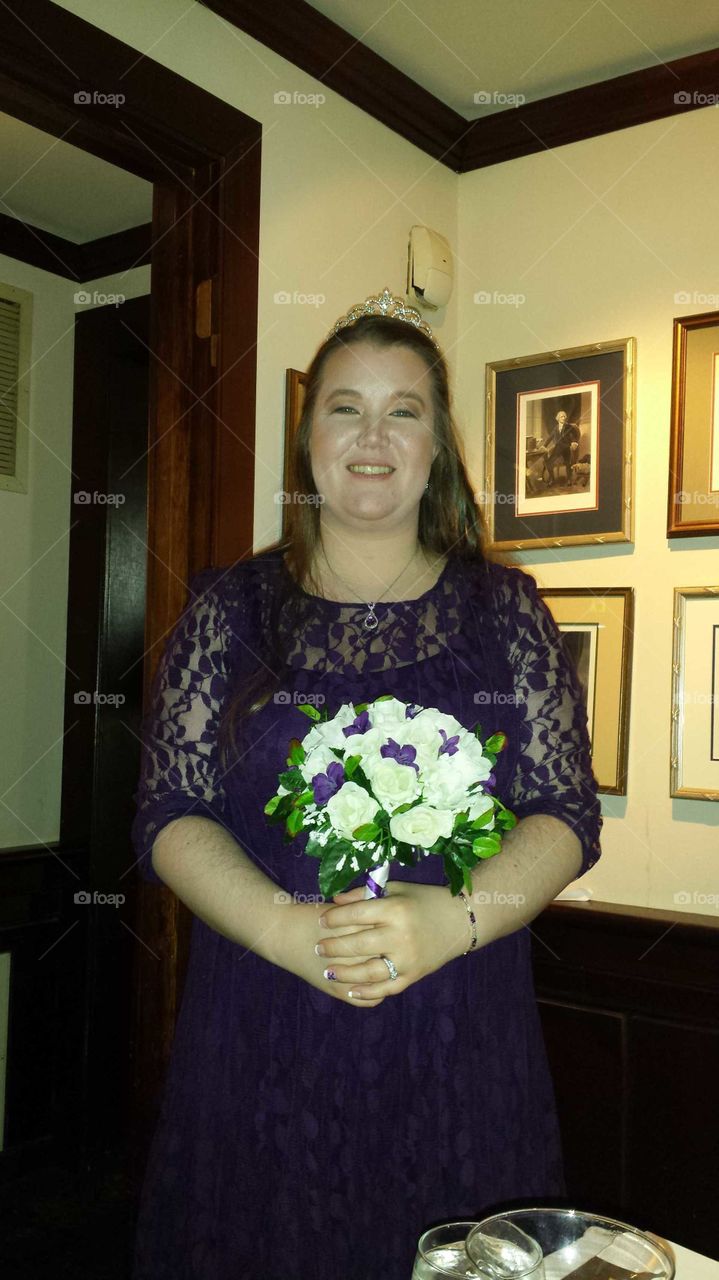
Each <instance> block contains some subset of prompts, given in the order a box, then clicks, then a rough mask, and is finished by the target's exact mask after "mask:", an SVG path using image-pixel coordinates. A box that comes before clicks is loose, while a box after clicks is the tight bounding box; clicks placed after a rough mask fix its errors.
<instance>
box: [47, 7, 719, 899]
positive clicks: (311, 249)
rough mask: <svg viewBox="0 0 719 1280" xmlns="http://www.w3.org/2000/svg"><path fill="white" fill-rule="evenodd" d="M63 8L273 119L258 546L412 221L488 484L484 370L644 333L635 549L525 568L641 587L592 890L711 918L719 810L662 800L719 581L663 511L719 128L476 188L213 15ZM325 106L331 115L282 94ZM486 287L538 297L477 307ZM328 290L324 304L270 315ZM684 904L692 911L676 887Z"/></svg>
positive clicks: (708, 266) (683, 126)
mask: <svg viewBox="0 0 719 1280" xmlns="http://www.w3.org/2000/svg"><path fill="white" fill-rule="evenodd" d="M60 7H62V8H65V9H67V10H68V11H70V12H73V13H75V14H77V15H78V16H80V17H82V18H84V19H85V20H86V21H90V22H92V23H94V24H95V25H96V26H98V27H100V28H102V29H103V30H105V31H108V32H109V33H111V34H112V35H114V36H115V37H117V38H118V39H120V40H123V41H125V42H126V43H127V44H129V45H131V46H133V47H135V48H137V49H138V50H141V51H143V52H144V51H146V52H147V54H148V56H150V57H152V58H153V59H155V60H156V61H158V62H161V63H163V64H164V65H166V66H168V67H170V68H171V69H172V70H174V71H176V72H177V73H178V74H180V75H182V76H184V77H186V78H187V79H188V80H192V81H194V82H195V83H197V84H200V85H202V86H203V87H204V88H205V89H207V90H208V91H209V92H211V93H214V94H216V95H218V96H220V97H222V98H224V99H225V100H226V101H228V102H230V103H232V104H233V105H235V106H237V107H238V108H239V109H241V110H243V111H245V112H247V114H248V115H251V116H253V117H254V118H255V119H256V120H259V121H261V123H262V125H263V131H264V138H263V175H262V209H261V244H260V253H261V264H260V314H259V348H258V377H257V392H258V400H257V403H258V416H257V436H258V450H257V458H256V461H255V486H256V490H255V491H256V520H255V546H256V547H260V546H262V545H263V544H264V543H266V542H267V541H269V540H270V539H272V538H274V537H275V536H276V535H277V534H278V533H279V529H280V523H281V515H280V511H279V508H278V507H277V506H276V505H275V504H274V501H273V495H274V493H275V492H276V490H277V489H278V488H279V486H280V477H281V466H282V421H283V408H284V406H283V399H284V392H283V384H284V371H285V369H286V367H287V366H295V367H298V368H302V367H303V366H304V365H306V363H307V361H308V360H309V358H310V356H311V354H312V351H313V350H314V348H315V346H316V345H317V343H318V342H319V341H320V340H321V338H322V337H323V336H324V333H325V332H326V330H327V328H328V327H329V325H330V323H331V322H332V321H333V320H334V318H335V317H336V316H337V315H338V314H340V313H341V312H342V311H344V310H345V308H346V306H347V305H348V304H349V303H351V302H353V301H355V300H358V299H361V298H362V297H364V296H365V294H366V293H368V292H370V291H374V290H375V289H376V288H380V287H382V286H383V285H385V284H387V285H389V286H390V287H391V288H393V289H394V290H396V291H399V290H401V288H402V286H403V282H404V264H405V254H406V240H407V232H408V230H409V227H410V226H411V225H412V224H413V223H415V222H426V223H429V224H430V225H431V226H434V227H436V228H437V229H438V230H439V231H441V232H443V233H444V234H445V235H447V236H448V237H449V239H450V242H451V243H452V244H453V245H454V246H455V248H456V250H457V290H456V293H455V298H454V300H453V302H452V303H451V304H450V308H448V315H447V316H446V317H443V318H442V320H441V324H440V327H439V335H440V338H441V340H442V341H443V343H444V344H445V346H446V347H447V348H448V350H449V359H450V364H451V366H452V368H453V370H454V372H455V373H456V376H457V408H458V417H459V420H460V425H461V427H462V429H463V432H464V434H465V438H466V441H467V445H468V452H469V459H470V464H471V469H472V473H473V476H474V478H475V479H476V482H477V486H478V487H481V480H482V467H483V461H482V445H481V441H482V432H483V404H484V365H485V362H486V361H488V360H499V359H503V358H505V357H507V356H509V355H513V354H516V355H522V354H528V353H531V352H535V351H543V350H548V349H550V348H557V347H561V346H571V345H580V344H583V343H587V342H591V341H593V340H594V341H597V340H601V339H607V338H617V337H625V336H627V335H632V334H633V335H635V336H636V337H637V339H638V401H637V408H638V424H639V432H638V447H637V458H636V467H637V475H638V490H637V530H636V544H635V547H634V549H632V548H630V547H623V548H614V549H610V548H607V549H604V550H602V549H584V548H577V549H572V550H567V551H566V552H564V553H563V554H562V556H561V558H559V557H555V556H553V555H547V554H538V553H531V554H526V555H524V556H523V557H522V559H523V560H524V561H525V563H527V564H529V565H530V566H531V567H532V568H533V570H534V571H535V572H536V574H537V577H538V579H539V581H540V583H542V584H543V585H548V586H549V585H554V586H556V585H562V586H572V585H581V586H586V585H589V584H591V585H594V584H595V583H596V584H597V585H615V584H616V585H630V586H633V587H634V588H635V591H636V605H637V623H636V633H635V655H634V669H633V691H632V719H631V738H630V760H629V794H628V796H627V797H626V799H625V798H621V797H605V799H604V802H603V808H604V812H605V828H604V850H605V856H604V859H603V861H602V862H601V863H600V864H599V865H598V867H597V868H596V869H595V870H594V871H593V872H592V873H590V875H589V876H588V877H585V879H584V881H583V884H585V885H586V886H588V887H591V888H592V889H593V891H594V894H595V896H596V897H598V898H603V899H607V900H609V901H615V902H624V903H628V904H639V905H645V906H655V907H670V908H671V907H674V906H680V907H683V909H688V910H694V911H700V912H710V911H712V910H713V906H712V902H711V898H712V897H713V896H714V897H715V899H716V895H718V894H719V870H718V868H719V848H718V845H719V841H718V839H717V837H718V835H719V832H718V830H717V824H718V823H719V805H713V804H710V803H700V802H698V801H671V800H670V798H669V795H668V756H669V690H670V665H671V601H672V587H673V586H674V585H675V584H677V585H680V584H682V585H693V584H694V583H702V582H703V583H709V582H717V580H719V556H717V554H716V553H717V549H718V548H719V541H718V540H717V539H696V540H695V539H690V540H687V541H685V542H679V541H678V540H676V541H674V542H673V543H672V544H671V546H668V545H667V541H666V537H665V505H666V484H667V464H668V431H669V423H668V413H669V388H670V377H671V328H672V326H671V322H672V318H673V316H674V315H676V314H680V313H682V312H691V311H701V310H707V309H711V307H712V306H716V305H717V304H716V303H711V302H708V303H704V302H697V303H696V305H694V304H692V305H690V306H686V307H682V306H678V305H677V304H675V303H674V294H675V293H677V292H679V291H681V290H685V291H688V292H689V293H692V294H693V293H694V291H695V290H696V291H697V292H698V293H699V294H711V293H712V292H713V291H714V290H717V291H719V279H717V278H716V276H714V275H713V274H712V264H713V263H714V262H715V261H716V244H715V239H716V234H715V220H714V216H713V211H714V210H715V209H716V207H717V194H719V193H718V191H717V187H718V186H719V174H718V173H717V170H716V167H715V166H713V165H712V164H710V163H708V158H710V157H711V156H713V155H714V154H715V148H716V144H717V131H719V115H717V114H716V113H715V112H714V111H713V110H711V109H708V110H706V111H696V112H691V113H688V114H687V115H686V116H678V117H674V118H671V119H669V120H666V121H660V122H658V123H656V124H651V125H643V126H641V127H639V128H637V129H631V130H627V131H624V132H621V133H614V134H610V135H608V136H607V137H604V138H597V139H592V140H590V141H588V142H584V143H579V144H576V145H573V146H570V147H562V148H560V149H558V150H556V151H553V152H543V153H540V154H539V155H536V156H531V157H527V158H525V159H521V160H516V161H512V162H511V163H509V164H505V165H500V166H496V167H493V168H489V169H484V170H480V171H478V172H476V173H473V174H467V175H464V176H463V177H462V178H461V179H460V178H457V177H456V176H455V175H454V174H452V173H450V172H449V171H448V170H446V169H444V168H443V167H442V166H440V165H438V164H436V163H434V162H433V161H431V160H430V159H429V158H428V157H427V156H425V155H424V154H423V153H421V152H419V151H418V150H417V149H416V148H414V147H413V146H411V145H410V144H408V143H406V142H405V141H403V140H402V139H401V138H398V137H397V136H396V135H394V134H392V133H391V132H390V131H389V130H387V129H385V128H384V127H383V126H382V125H380V124H378V123H376V122H375V121H373V120H372V119H371V118H370V117H368V116H367V115H365V114H364V113H363V112H361V111H359V110H358V109H357V108H355V107H353V106H351V105H350V104H349V103H347V102H345V101H343V100H342V99H340V98H338V97H337V96H336V95H334V94H333V93H332V92H331V91H328V90H326V89H325V88H324V86H322V85H321V84H319V83H318V82H316V81H314V80H312V78H311V77H308V76H306V75H305V74H304V73H303V72H301V71H299V70H297V69H296V68H294V67H292V66H291V65H290V64H288V63H286V62H285V61H284V60H282V59H281V58H279V57H277V56H276V55H275V54H273V53H271V52H270V51H269V50H267V49H265V48H264V47H263V46H262V45H260V44H258V43H257V42H256V41H254V40H252V39H250V38H249V37H247V36H245V35H244V34H243V33H241V32H239V31H237V30H236V29H234V28H233V27H231V26H230V25H228V24H226V23H224V22H222V21H221V20H220V19H218V18H217V17H216V16H215V15H214V14H212V13H211V12H210V11H209V10H207V9H205V8H203V7H201V6H199V5H191V6H190V7H189V8H188V7H186V6H185V4H184V0H155V3H154V4H153V5H152V6H147V5H146V4H145V2H144V0H128V3H126V4H124V5H122V6H119V5H116V4H115V3H114V0H62V4H61V5H60ZM278 92H284V93H290V94H294V93H304V94H312V93H324V94H325V97H326V101H325V102H324V103H322V104H321V105H319V106H312V105H310V104H309V103H304V104H301V103H299V102H296V103H294V104H289V105H283V104H277V103H275V101H274V95H275V93H278ZM478 290H489V291H494V290H497V291H499V292H501V293H504V294H508V293H523V294H524V295H526V301H525V302H524V303H523V304H522V305H521V306H520V307H513V306H511V305H509V304H497V305H492V306H475V305H474V304H473V301H472V297H473V294H474V293H475V292H476V291H478ZM278 292H286V293H294V292H299V293H303V294H305V295H309V294H314V295H318V294H321V295H323V296H324V299H325V300H324V301H323V302H322V304H321V305H319V306H312V305H309V304H307V303H305V304H302V303H299V302H295V303H292V304H289V305H282V304H279V303H275V302H274V300H273V299H274V295H275V294H276V293H278ZM687 892H688V893H689V894H690V895H692V901H691V902H690V903H689V904H683V903H681V902H679V903H675V901H674V895H675V894H677V893H687Z"/></svg>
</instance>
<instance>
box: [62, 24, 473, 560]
mask: <svg viewBox="0 0 719 1280" xmlns="http://www.w3.org/2000/svg"><path fill="white" fill-rule="evenodd" d="M60 7H62V8H64V9H67V10H68V11H70V12H72V13H74V14H77V15H78V17H81V18H84V19H85V20H86V21H88V22H92V23H93V25H94V26H96V27H100V28H101V29H103V30H105V31H108V32H109V33H110V34H111V35H113V36H115V37H116V38H117V39H119V40H123V41H124V42H125V43H126V44H129V45H132V46H133V47H136V48H138V49H141V50H143V51H144V50H147V52H148V55H149V56H150V57H151V58H153V59H154V60H155V61H156V62H160V63H162V64H163V65H164V66H167V67H170V68H171V69H172V70H173V71H175V72H177V73H178V74H179V75H181V76H184V77H185V78H186V79H187V80H191V81H193V82H194V83H195V84H198V85H201V86H202V88H204V89H206V90H208V92H210V93H213V94H215V95H216V96H217V97H220V98H224V99H225V101H227V102H229V103H231V104H232V105H233V106H235V107H237V108H238V109H239V110H241V111H244V112H246V114H247V115H249V116H252V118H253V119H255V120H258V121H260V122H261V124H262V126H263V142H262V200H261V219H260V279H259V286H260V305H259V328H258V333H259V340H258V352H257V363H258V368H257V440H258V449H257V457H256V460H255V513H256V514H255V547H256V548H257V549H259V548H260V547H261V546H263V545H264V544H266V543H268V542H270V541H272V540H274V539H275V538H276V537H278V536H279V533H280V530H281V523H282V514H281V508H280V507H279V506H278V505H277V504H276V502H275V501H274V495H275V493H276V492H277V491H278V490H279V489H281V487H282V456H283V455H282V447H283V446H282V432H283V421H284V381H285V369H286V368H288V367H291V368H298V369H303V368H305V367H306V365H307V364H308V363H309V360H310V358H311V356H312V354H313V352H314V350H315V348H316V347H317V346H318V345H319V343H320V342H321V341H322V339H323V338H324V336H325V334H326V333H327V330H328V329H329V328H330V326H331V324H333V323H334V321H335V320H336V319H337V317H338V316H340V315H342V314H343V313H344V312H345V311H346V310H347V309H348V307H349V306H351V305H352V303H354V302H358V301H362V299H364V298H365V297H366V296H367V295H368V294H370V293H376V292H377V291H378V290H380V289H382V288H383V287H384V286H385V285H387V286H388V287H389V288H391V289H392V290H393V291H394V292H396V293H402V292H403V291H404V285H405V274H406V261H407V239H408V234H409V229H410V227H411V226H412V225H413V224H414V223H423V224H429V225H430V226H432V227H434V228H435V229H436V230H437V231H440V232H442V233H443V234H444V235H446V236H447V237H448V238H449V240H450V242H451V243H454V242H455V241H456V225H457V177H456V175H455V174H453V173H452V172H450V170H449V169H447V168H445V167H444V166H443V165H440V164H438V163H436V162H435V161H433V160H432V159H430V157H429V156H427V155H425V154H424V153H423V152H421V151H419V150H418V149H417V148H416V147H414V146H411V145H410V144H408V143H407V142H405V141H404V140H403V139H402V138H400V137H398V136H397V135H396V134H395V133H393V132H392V131H391V130H390V129H387V128H385V127H384V125H381V124H379V123H377V121H375V120H373V119H372V118H371V117H370V116H368V115H366V114H365V113H364V112H363V111H360V110H359V109H358V108H357V107H354V106H352V105H351V104H350V103H349V102H346V101H345V100H344V99H343V98H340V97H339V96H338V95H337V94H335V93H333V92H332V91H331V90H329V89H327V88H326V86H324V85H323V84H321V83H320V82H318V81H316V80H314V79H313V78H312V77H310V76H308V75H306V74H305V73H304V72H302V71H300V70H298V69H297V68H296V67H293V66H292V65H291V64H290V63H288V62H286V61H285V60H284V59H282V58H280V57H278V56H277V55H276V54H274V53H272V52H271V51H270V50H268V49H266V48H265V47H264V46H263V45H260V44H258V43H257V41H255V40H252V39H251V38H250V37H249V36H246V35H244V34H243V33H242V32H240V31H238V30H236V28H234V27H232V26H230V25H229V24H228V23H226V22H224V21H222V20H221V19H220V18H218V17H217V16H216V15H215V14H213V13H211V12H210V10H209V9H206V8H204V7H203V6H201V5H199V4H194V5H192V4H191V5H188V4H187V3H186V0H154V3H153V4H152V5H148V4H147V3H146V0H127V2H126V3H124V4H122V5H118V4H116V3H115V0H62V4H61V6H60ZM277 93H284V94H290V95H294V94H298V95H312V94H321V95H324V97H325V99H326V100H325V101H324V102H323V103H321V104H319V105H312V104H311V103H309V102H301V101H295V102H291V103H276V102H275V101H274V96H275V94H277ZM277 293H285V294H290V295H295V294H303V295H306V296H309V295H313V296H315V297H317V296H318V295H319V296H321V297H322V298H323V299H324V300H323V301H322V302H321V304H320V305H312V304H309V303H301V302H292V303H289V304H281V303H276V302H275V301H274V297H275V294H277ZM447 311H448V314H447V315H446V316H441V317H440V332H441V335H442V339H443V341H445V342H447V344H448V345H449V346H450V347H452V346H453V342H454V337H455V328H454V323H453V321H454V312H453V308H452V307H450V308H447Z"/></svg>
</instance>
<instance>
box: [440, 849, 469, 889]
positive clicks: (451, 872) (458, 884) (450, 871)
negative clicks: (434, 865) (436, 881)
mask: <svg viewBox="0 0 719 1280" xmlns="http://www.w3.org/2000/svg"><path fill="white" fill-rule="evenodd" d="M444 873H445V875H446V877H447V879H448V881H449V888H450V892H451V894H452V897H454V898H456V896H457V894H458V893H459V891H460V889H461V888H462V885H463V884H464V875H463V873H462V871H461V870H460V869H459V867H457V866H456V865H455V863H454V862H453V861H452V858H451V857H450V856H449V855H448V854H445V856H444Z"/></svg>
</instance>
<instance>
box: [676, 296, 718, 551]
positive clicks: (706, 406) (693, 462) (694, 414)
mask: <svg viewBox="0 0 719 1280" xmlns="http://www.w3.org/2000/svg"><path fill="white" fill-rule="evenodd" d="M669 457H670V461H669V511H668V515H667V537H668V538H676V537H684V538H686V537H692V536H694V537H696V536H698V535H701V534H704V535H707V534H712V533H719V311H707V312H705V313H704V314H703V315H697V316H683V317H681V319H679V320H675V321H674V358H673V374H672V422H671V448H670V455H669Z"/></svg>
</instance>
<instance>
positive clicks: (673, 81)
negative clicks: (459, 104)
mask: <svg viewBox="0 0 719 1280" xmlns="http://www.w3.org/2000/svg"><path fill="white" fill-rule="evenodd" d="M718 93H719V49H710V50H708V51H706V52H704V53H696V54H692V55H691V56H690V57H687V58H678V59H677V60H676V61H675V62H668V63H662V65H661V66H658V67H647V68H645V70H643V71H632V72H630V73H629V74H628V75H624V76H617V77H616V78H615V79H613V80H603V81H602V82H601V83H600V84H589V85H586V86H585V87H584V88H582V89H571V90H569V92H567V93H558V94H555V95H554V96H553V97H551V98H542V99H540V100H539V101H538V102H528V103H526V104H525V105H524V106H522V107H514V108H511V109H510V110H508V111H498V112H497V113H496V114H494V115H490V116H485V117H484V119H482V120H475V121H474V122H473V123H472V125H471V127H470V129H469V130H468V132H467V133H466V134H465V136H464V139H463V142H462V146H461V157H462V172H463V173H467V172H469V171H470V170H472V169H482V168H484V167H486V166H487V165H492V164H502V163H504V161H506V160H516V159H517V158H518V157H519V156H527V155H531V154H533V153H534V152H537V151H544V150H548V149H549V148H552V147H563V146H565V145H566V144H567V143H569V142H583V141H584V140H585V139H587V138H596V137H599V136H600V135H601V134H604V133H613V132H615V131H616V130H617V129H629V128H631V127H632V126H633V125H638V124H647V123H648V122H649V121H651V120H661V119H662V118H664V117H666V116H673V115H681V114H682V113H683V112H685V111H697V110H699V109H700V108H701V107H702V106H706V105H707V102H706V101H702V100H701V98H702V95H704V97H705V98H706V96H707V95H714V98H715V99H716V98H717V94H718ZM677 95H684V100H680V101H679V102H677V100H676V97H677ZM709 101H710V102H711V97H710V98H709Z"/></svg>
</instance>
